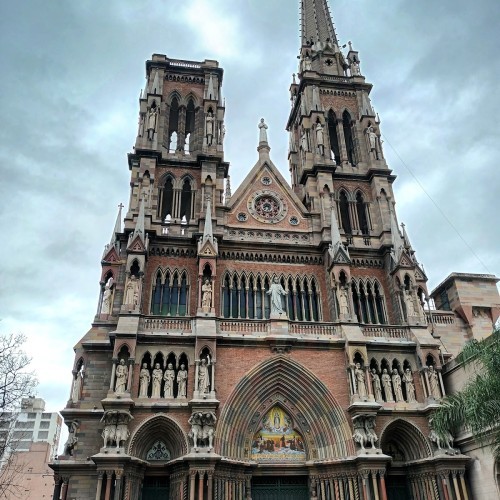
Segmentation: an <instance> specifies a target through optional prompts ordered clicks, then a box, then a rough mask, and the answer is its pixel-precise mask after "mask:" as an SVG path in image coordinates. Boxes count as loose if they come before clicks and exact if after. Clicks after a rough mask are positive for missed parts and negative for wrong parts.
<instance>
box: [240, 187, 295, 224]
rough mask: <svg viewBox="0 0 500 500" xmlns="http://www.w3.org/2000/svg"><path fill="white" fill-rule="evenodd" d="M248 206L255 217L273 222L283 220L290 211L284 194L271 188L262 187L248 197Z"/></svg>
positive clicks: (261, 220) (266, 221)
mask: <svg viewBox="0 0 500 500" xmlns="http://www.w3.org/2000/svg"><path fill="white" fill-rule="evenodd" d="M247 208H248V211H249V212H250V215H251V216H252V217H253V218H254V219H257V220H258V221H259V222H265V223H271V224H275V223H277V222H280V221H281V220H283V219H284V218H285V217H286V214H287V212H288V206H287V204H286V201H285V199H284V198H283V196H281V195H279V194H278V193H276V192H274V191H271V190H270V189H262V190H260V191H257V192H255V193H253V195H252V196H250V198H248V201H247Z"/></svg>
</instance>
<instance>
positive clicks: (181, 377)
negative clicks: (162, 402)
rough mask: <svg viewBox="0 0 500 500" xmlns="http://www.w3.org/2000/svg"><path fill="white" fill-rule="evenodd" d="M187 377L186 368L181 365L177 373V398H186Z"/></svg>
mask: <svg viewBox="0 0 500 500" xmlns="http://www.w3.org/2000/svg"><path fill="white" fill-rule="evenodd" d="M187 376H188V374H187V370H186V366H185V365H184V364H182V365H181V369H180V370H179V371H178V372H177V385H178V388H179V390H178V392H177V397H178V398H185V397H186V396H187Z"/></svg>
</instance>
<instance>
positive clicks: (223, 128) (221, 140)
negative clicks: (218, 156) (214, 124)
mask: <svg viewBox="0 0 500 500" xmlns="http://www.w3.org/2000/svg"><path fill="white" fill-rule="evenodd" d="M224 137H226V126H225V125H224V124H222V125H221V127H220V134H219V144H224Z"/></svg>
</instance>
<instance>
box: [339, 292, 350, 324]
mask: <svg viewBox="0 0 500 500" xmlns="http://www.w3.org/2000/svg"><path fill="white" fill-rule="evenodd" d="M339 308H340V315H341V316H343V317H345V318H348V317H349V299H348V295H347V288H346V287H345V286H341V287H340V289H339Z"/></svg>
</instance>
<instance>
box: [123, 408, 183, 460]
mask: <svg viewBox="0 0 500 500" xmlns="http://www.w3.org/2000/svg"><path fill="white" fill-rule="evenodd" d="M158 436H162V439H163V440H164V441H165V444H166V446H167V448H168V450H169V451H170V458H171V459H175V458H178V457H182V456H183V455H186V454H187V453H188V449H189V448H188V440H187V436H186V434H185V433H184V431H183V430H182V427H181V426H180V425H179V424H178V423H177V422H176V421H175V420H174V419H173V418H171V417H169V416H167V415H165V414H164V413H159V414H156V415H153V416H152V417H150V418H148V419H146V420H145V421H144V422H143V423H142V424H141V425H140V426H139V427H138V428H137V429H136V430H135V431H133V433H132V436H131V438H130V444H129V447H128V454H129V455H130V456H132V457H136V458H139V459H141V460H146V453H147V452H148V450H149V449H150V448H151V447H152V446H153V444H154V443H155V441H157V440H158Z"/></svg>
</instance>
